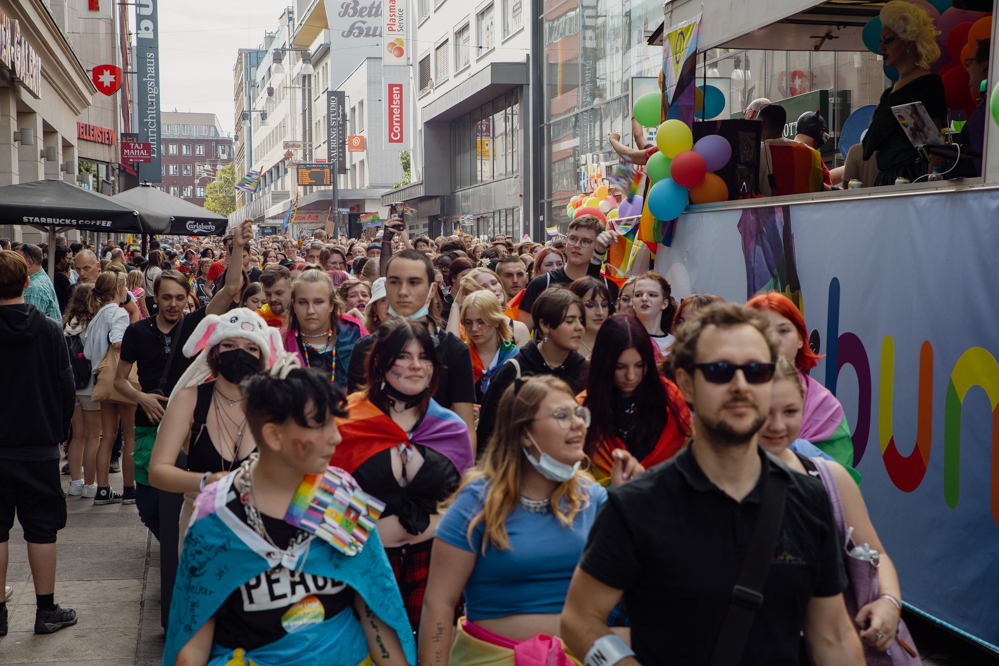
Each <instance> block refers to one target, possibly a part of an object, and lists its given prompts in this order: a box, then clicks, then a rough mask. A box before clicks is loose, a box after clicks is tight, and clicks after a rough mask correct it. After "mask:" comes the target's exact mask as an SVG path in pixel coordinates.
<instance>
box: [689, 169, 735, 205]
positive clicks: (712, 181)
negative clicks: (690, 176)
mask: <svg viewBox="0 0 999 666" xmlns="http://www.w3.org/2000/svg"><path fill="white" fill-rule="evenodd" d="M690 201H691V203H695V204H706V203H718V202H719V201H728V185H726V184H725V181H724V180H722V179H721V176H719V175H718V174H716V173H710V172H709V173H706V174H704V180H702V181H701V183H700V184H699V185H696V186H694V187H692V188H690Z"/></svg>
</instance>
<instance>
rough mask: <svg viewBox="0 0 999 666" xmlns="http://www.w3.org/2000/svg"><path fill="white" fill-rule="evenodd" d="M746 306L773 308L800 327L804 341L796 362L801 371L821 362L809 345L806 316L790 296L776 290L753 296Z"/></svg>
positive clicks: (756, 308)
mask: <svg viewBox="0 0 999 666" xmlns="http://www.w3.org/2000/svg"><path fill="white" fill-rule="evenodd" d="M746 307H748V308H753V309H755V310H772V311H773V312H776V313H777V314H779V315H780V316H782V317H784V318H785V319H787V320H788V321H790V322H791V323H792V324H794V327H795V328H796V329H798V338H799V339H800V340H801V342H802V345H801V349H799V350H798V354H797V356H795V357H794V364H795V365H796V366H797V367H798V370H799V371H800V372H805V373H807V372H808V371H809V370H811V369H812V368H814V367H815V366H817V365H818V364H819V359H820V358H822V357H821V356H819V355H818V354H816V353H815V352H813V351H812V348H811V347H809V346H808V329H807V328H805V317H804V316H803V315H802V314H801V311H800V310H798V308H797V307H796V306H795V305H794V302H793V301H791V299H790V298H788V297H787V296H785V295H784V294H781V293H778V292H776V291H771V292H768V293H766V294H760V295H758V296H753V297H752V298H751V299H749V302H747V303H746Z"/></svg>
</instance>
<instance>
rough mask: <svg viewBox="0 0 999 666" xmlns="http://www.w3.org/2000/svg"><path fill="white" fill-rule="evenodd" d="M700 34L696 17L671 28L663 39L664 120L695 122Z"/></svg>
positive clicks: (698, 21) (699, 21) (699, 16)
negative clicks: (695, 92) (665, 107)
mask: <svg viewBox="0 0 999 666" xmlns="http://www.w3.org/2000/svg"><path fill="white" fill-rule="evenodd" d="M700 32H701V15H700V14H698V15H697V16H695V17H694V18H692V19H688V20H686V21H684V22H682V23H679V24H677V25H675V26H673V27H671V28H670V29H669V30H668V31H666V34H665V35H664V36H663V75H664V76H663V78H664V85H663V92H664V93H665V96H666V104H667V112H666V118H667V119H670V118H676V119H679V120H682V121H683V122H685V123H687V124H688V125H692V124H693V122H694V108H695V106H696V98H695V94H694V91H695V90H696V85H695V83H696V77H697V72H696V71H695V70H696V65H697V41H698V37H699V36H700Z"/></svg>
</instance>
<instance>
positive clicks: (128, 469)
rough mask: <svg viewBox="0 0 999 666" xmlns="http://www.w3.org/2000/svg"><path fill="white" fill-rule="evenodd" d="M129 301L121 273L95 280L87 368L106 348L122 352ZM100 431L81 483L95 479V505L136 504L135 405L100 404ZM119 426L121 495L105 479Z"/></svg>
mask: <svg viewBox="0 0 999 666" xmlns="http://www.w3.org/2000/svg"><path fill="white" fill-rule="evenodd" d="M127 298H128V290H127V287H126V280H125V274H124V273H114V272H111V271H105V272H104V273H101V274H100V275H98V276H97V279H96V280H94V286H93V288H92V289H91V290H90V295H89V296H88V298H87V308H88V310H89V312H90V317H91V319H90V323H89V325H88V326H87V331H86V335H85V338H84V342H83V355H84V356H86V357H87V360H89V361H90V366H91V367H92V368H94V369H95V370H96V369H97V366H98V365H99V364H100V362H101V359H103V358H104V355H105V354H106V353H107V352H108V347H109V346H111V345H113V346H114V348H115V349H119V350H120V349H121V341H122V338H124V337H125V329H126V328H128V324H129V317H128V312H127V311H126V310H125V309H124V308H123V307H121V306H122V305H123V304H124V303H125V301H126V299H127ZM100 405H101V431H102V432H104V433H107V436H106V437H102V438H101V439H100V443H99V446H98V447H97V449H84V453H83V477H84V483H86V481H88V480H89V481H90V482H91V483H94V479H95V477H96V483H97V491H96V494H95V496H94V504H95V505H103V504H122V503H124V504H135V477H134V473H133V466H132V452H133V451H134V449H135V433H134V429H135V405H126V404H120V403H115V402H109V401H105V402H101V403H100ZM119 422H120V423H121V426H122V435H123V436H124V441H125V445H124V448H123V449H122V453H121V475H122V480H123V492H122V493H121V494H119V493H117V492H115V491H114V489H112V488H111V485H110V482H109V480H108V467H109V466H110V464H111V449H112V448H113V447H114V439H115V438H114V435H113V434H112V433H114V434H117V432H118V424H119Z"/></svg>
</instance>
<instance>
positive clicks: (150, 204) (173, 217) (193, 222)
mask: <svg viewBox="0 0 999 666" xmlns="http://www.w3.org/2000/svg"><path fill="white" fill-rule="evenodd" d="M111 198H112V199H114V200H115V201H118V202H121V203H123V204H125V205H135V206H139V207H142V208H148V209H149V210H155V211H156V212H158V213H161V214H163V215H167V216H169V218H170V225H169V230H168V231H166V232H159V233H165V234H166V235H168V236H222V235H224V234H225V232H226V229H227V228H228V226H229V220H228V218H225V217H222V216H221V215H218V214H217V213H213V212H211V211H210V210H205V209H204V208H202V207H201V206H196V205H195V204H193V203H191V202H190V201H184V200H183V199H181V198H179V197H175V196H173V195H171V194H167V193H166V192H163V191H162V190H160V189H158V188H156V187H153V186H152V185H147V184H145V183H144V184H142V185H140V186H139V187H133V188H132V189H130V190H125V191H124V192H122V193H120V194H116V195H115V196H113V197H111Z"/></svg>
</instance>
